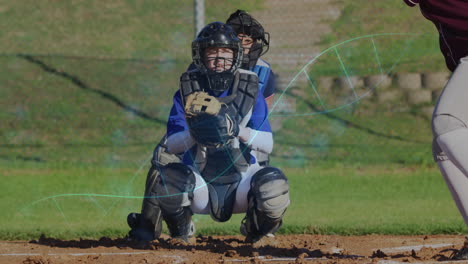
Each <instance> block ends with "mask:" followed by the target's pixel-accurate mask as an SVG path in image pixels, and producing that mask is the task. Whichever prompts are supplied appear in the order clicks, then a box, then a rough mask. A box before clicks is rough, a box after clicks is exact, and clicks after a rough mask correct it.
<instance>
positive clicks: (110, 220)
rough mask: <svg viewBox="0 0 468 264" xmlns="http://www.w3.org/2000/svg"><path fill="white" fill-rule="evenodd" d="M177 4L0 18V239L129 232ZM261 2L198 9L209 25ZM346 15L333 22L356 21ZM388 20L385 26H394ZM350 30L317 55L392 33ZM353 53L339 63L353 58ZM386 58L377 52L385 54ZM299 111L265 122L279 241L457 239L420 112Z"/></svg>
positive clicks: (187, 28)
mask: <svg viewBox="0 0 468 264" xmlns="http://www.w3.org/2000/svg"><path fill="white" fill-rule="evenodd" d="M182 3H183V4H180V6H177V8H176V7H174V4H173V3H172V2H170V1H156V2H154V1H153V2H144V1H141V2H137V4H135V2H134V1H123V0H122V1H99V3H97V2H96V3H95V2H92V1H81V2H80V3H74V4H71V3H65V2H63V3H62V2H57V1H41V2H40V3H39V2H37V3H36V2H32V1H16V2H11V3H9V4H7V5H4V6H2V7H1V8H0V14H1V16H0V22H2V24H5V25H9V27H10V30H8V31H2V32H0V40H1V43H2V46H1V48H2V50H0V52H2V55H1V56H0V65H1V68H2V71H1V73H0V124H1V125H0V178H1V179H2V184H1V185H0V186H1V187H0V191H1V192H0V208H2V213H1V214H0V216H2V217H1V218H0V239H10V240H13V239H33V238H37V237H38V236H39V235H41V234H45V235H47V236H53V237H58V238H67V239H69V238H78V237H87V238H97V237H100V236H112V237H117V236H124V235H125V234H126V232H127V231H128V227H127V226H126V216H127V214H128V213H129V212H136V211H138V210H139V209H140V206H141V195H142V193H143V189H144V181H145V177H146V172H147V170H148V168H149V159H150V157H151V155H152V151H153V148H154V146H155V145H156V144H157V142H158V141H159V140H160V138H161V136H162V135H163V134H164V133H165V122H166V118H167V115H168V112H169V109H170V106H171V103H172V102H171V98H172V94H173V93H174V92H175V90H176V89H177V87H178V78H179V75H180V73H181V72H183V71H184V69H185V68H186V67H187V65H188V63H189V56H190V51H189V49H188V47H189V43H190V40H191V38H192V36H193V29H192V26H191V24H192V20H193V16H192V13H191V8H192V1H185V0H184V1H182ZM261 3H262V1H254V2H249V3H244V2H242V3H241V1H230V2H226V3H224V4H223V5H216V6H215V5H214V1H211V0H210V1H208V0H207V1H206V6H207V9H208V10H207V16H208V19H207V20H210V21H211V20H224V19H225V16H226V14H228V13H229V12H231V10H232V11H233V10H235V9H236V8H238V7H239V8H245V9H248V10H251V9H253V8H262V4H261ZM346 4H347V5H350V6H351V7H348V8H350V9H349V10H350V11H346V12H344V14H343V18H342V19H347V18H346V16H347V15H348V14H353V15H352V17H358V16H357V15H356V14H355V13H353V12H358V11H359V10H357V9H356V8H354V9H353V8H352V6H353V3H352V2H349V1H346ZM373 5H385V4H383V2H382V3H375V4H374V3H372V4H370V6H373ZM385 8H387V7H385ZM385 8H383V9H382V12H381V14H382V16H381V21H382V22H385V20H384V19H390V18H392V16H391V15H390V14H387V13H386V10H387V9H385ZM346 10H348V9H346ZM384 11H385V12H384ZM390 11H391V9H390ZM390 11H389V12H390ZM404 12H406V11H404ZM404 12H403V11H402V16H403V15H405V16H409V14H406V13H404ZM25 13H28V14H30V15H29V16H23V15H22V14H25ZM418 15H419V14H418ZM19 17H21V19H19ZM349 17H350V16H348V18H349ZM421 19H422V18H421ZM15 21H19V22H15ZM38 21H41V22H42V23H40V24H39V26H37V27H33V25H35V24H37V22H38ZM339 21H342V20H339ZM339 21H338V22H337V23H343V22H339ZM372 21H373V20H372ZM354 23H355V24H352V23H350V24H349V25H347V24H346V25H345V24H341V26H336V30H337V31H336V32H337V36H339V37H337V38H336V39H332V38H331V37H329V38H328V39H326V40H324V43H325V42H326V41H330V42H329V43H332V42H333V43H337V42H339V41H343V40H344V39H346V38H347V37H348V36H342V34H344V33H343V32H348V31H347V30H348V29H346V28H345V26H350V27H352V28H356V32H350V33H349V34H350V35H349V36H357V35H359V34H361V35H362V34H374V33H376V32H377V33H378V32H380V33H381V32H384V31H388V32H394V29H388V28H387V26H385V27H382V26H379V25H380V24H379V23H377V22H376V23H375V25H373V23H371V22H369V24H368V26H369V27H371V28H367V26H366V27H364V28H360V27H359V25H360V22H359V20H358V19H355V20H354ZM338 25H340V24H338ZM366 25H367V24H366ZM423 26H424V27H426V26H430V25H427V24H423ZM379 28H380V29H381V30H382V31H378V30H374V29H379ZM358 29H359V30H358ZM384 29H385V30H384ZM426 29H427V28H426ZM340 30H342V31H340ZM418 30H419V29H418V28H415V29H413V28H411V29H405V30H403V29H402V31H404V32H407V31H410V32H412V31H418ZM431 30H432V28H431ZM171 32H176V33H175V34H171ZM424 32H426V31H424ZM427 32H429V31H427ZM428 43H429V42H428ZM367 44H369V43H367ZM431 45H432V44H431ZM359 47H360V45H358V47H357V48H353V49H351V48H350V49H349V50H348V53H349V56H350V57H349V58H359V57H360V56H361V57H362V54H361V53H360V52H362V50H360V49H359ZM395 47H399V46H397V45H394V44H388V43H387V44H386V41H382V42H379V49H380V50H383V51H385V50H392V48H393V49H394V50H397V49H396V48H395ZM402 47H403V46H402ZM367 48H369V46H367ZM433 49H434V47H433V46H431V47H430V48H429V50H431V52H427V54H428V57H427V58H431V56H435V55H434V54H435V53H434V52H432V51H433ZM424 52H425V51H424ZM424 52H423V53H422V54H421V53H418V54H416V55H417V56H422V55H424V54H426V53H424ZM416 55H415V56H416ZM422 57H423V58H425V56H422ZM418 58H419V57H418ZM368 60H369V58H368ZM408 60H414V58H413V57H411V58H409V59H408ZM352 61H354V60H352ZM423 62H424V61H423ZM360 63H365V62H362V61H361V62H359V61H356V65H357V66H356V69H361V68H359V67H360V66H359V65H360ZM418 64H420V63H419V62H418ZM336 65H337V63H336V61H335V62H334V66H331V64H327V60H321V61H319V62H317V64H316V66H317V67H316V68H319V69H323V71H322V73H328V72H330V71H333V70H337V69H336V67H337V66H336ZM350 65H351V64H350ZM408 65H409V64H408ZM420 65H422V64H420ZM358 66H359V67H358ZM333 67H335V68H333ZM366 67H368V65H367V66H366ZM369 67H370V66H369ZM431 67H432V66H431V65H429V66H428V68H427V70H432V69H438V68H431ZM437 67H439V66H437ZM407 70H408V71H412V70H413V69H410V68H407ZM356 71H357V70H356ZM291 96H292V95H290V94H286V95H285V97H284V98H288V97H291ZM324 100H327V102H328V103H330V104H333V105H335V106H340V105H341V106H343V105H345V104H346V102H347V101H346V98H339V97H333V96H331V95H330V97H329V98H324ZM297 102H298V103H297V108H296V112H295V113H291V114H285V115H282V114H276V115H272V116H271V117H270V120H271V121H280V122H282V123H283V129H281V130H280V131H278V132H276V133H275V148H274V153H273V155H272V164H273V165H274V166H278V167H280V168H281V169H283V170H284V172H285V173H286V175H287V176H288V178H289V179H290V184H291V200H292V202H291V206H290V208H289V209H288V211H287V213H286V217H285V224H284V227H283V228H282V230H281V232H282V233H321V234H369V233H384V234H436V233H467V231H468V229H467V228H466V227H465V225H464V223H463V220H462V218H461V216H460V215H459V213H458V211H457V209H456V208H455V204H454V202H453V201H452V199H451V197H450V194H449V192H448V189H447V187H446V186H445V183H444V182H443V179H442V177H441V176H440V173H439V172H438V169H437V168H436V165H435V164H434V163H433V162H432V158H431V149H430V144H431V135H430V122H429V120H428V119H427V118H426V117H424V116H422V115H421V114H419V112H418V108H414V107H409V106H407V105H404V104H403V103H402V104H398V105H376V104H375V102H374V101H373V97H372V96H369V97H364V98H363V100H361V101H359V102H357V103H354V104H350V105H347V106H346V107H343V108H340V109H338V108H337V110H336V111H333V112H330V113H321V114H318V112H319V111H318V110H317V108H316V106H315V105H314V104H315V103H316V102H314V101H313V99H312V97H310V96H304V97H302V98H299V99H298V101H297ZM242 217H243V216H242V215H236V216H234V217H233V218H232V219H231V220H230V221H229V222H227V223H214V222H213V221H212V220H211V219H210V217H209V216H200V215H196V216H195V217H194V220H195V222H196V225H197V229H198V232H201V233H203V234H237V233H238V228H239V223H240V220H241V219H242Z"/></svg>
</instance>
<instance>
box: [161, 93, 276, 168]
mask: <svg viewBox="0 0 468 264" xmlns="http://www.w3.org/2000/svg"><path fill="white" fill-rule="evenodd" d="M211 95H213V94H211ZM227 95H229V94H228V91H225V92H224V93H223V94H221V95H220V96H219V97H224V96H227ZM267 116H268V108H267V105H266V102H265V98H264V97H263V94H262V92H261V91H260V90H258V95H257V100H256V101H255V105H254V107H253V109H252V116H251V117H250V119H249V121H248V123H247V127H249V128H251V129H253V130H258V131H264V132H271V126H270V123H269V122H268V119H267ZM186 130H189V127H188V124H187V122H186V120H185V112H184V106H183V103H182V99H181V95H180V92H179V91H177V92H176V93H175V94H174V97H173V105H172V108H171V112H170V114H169V119H168V121H167V136H168V137H170V136H171V135H173V134H175V133H178V132H182V131H186ZM183 162H184V163H185V164H187V165H191V164H192V159H191V158H189V157H188V155H184V161H183Z"/></svg>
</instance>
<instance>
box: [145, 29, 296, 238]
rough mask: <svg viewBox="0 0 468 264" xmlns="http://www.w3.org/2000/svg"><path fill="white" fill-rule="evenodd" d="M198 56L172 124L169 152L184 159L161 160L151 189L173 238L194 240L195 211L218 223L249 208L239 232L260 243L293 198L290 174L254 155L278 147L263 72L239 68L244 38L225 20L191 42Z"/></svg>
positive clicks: (182, 81)
mask: <svg viewBox="0 0 468 264" xmlns="http://www.w3.org/2000/svg"><path fill="white" fill-rule="evenodd" d="M192 60H193V64H194V65H195V66H196V69H194V70H189V71H187V72H185V73H183V74H182V76H181V78H180V89H179V91H177V92H176V93H175V95H174V99H173V101H174V104H173V107H172V109H171V113H170V116H169V120H168V125H167V143H166V144H167V151H168V152H169V153H172V154H177V155H183V159H182V163H180V162H177V163H169V164H167V165H165V166H163V167H162V168H161V176H160V180H159V181H156V183H155V184H154V186H153V188H152V192H154V193H156V194H158V195H157V196H156V200H157V202H158V204H159V207H160V211H161V215H162V218H163V219H164V221H165V222H166V224H167V227H168V229H169V232H170V235H171V236H172V237H173V238H175V239H178V240H181V241H185V242H188V241H189V238H190V237H191V236H192V235H193V230H194V224H193V223H192V221H191V219H192V215H193V214H194V213H195V214H210V215H211V217H212V218H213V219H214V220H215V221H219V222H225V221H227V220H229V219H230V218H231V216H232V214H233V213H246V217H245V219H244V220H243V221H242V223H241V232H242V233H243V234H244V235H246V241H247V242H256V241H258V240H260V239H261V238H263V237H265V236H267V235H270V234H273V233H274V232H276V231H277V230H278V229H279V228H280V226H281V223H282V218H283V215H284V213H285V211H286V208H287V207H288V205H289V185H288V180H287V178H286V176H285V175H284V174H283V173H282V172H281V170H279V169H277V168H273V167H262V166H260V165H259V164H258V161H257V160H256V157H255V152H254V150H255V151H260V152H264V153H270V152H271V151H272V148H273V138H272V133H271V128H270V125H269V122H268V120H267V106H266V103H265V99H264V98H263V95H262V93H261V92H259V90H258V77H257V75H256V74H255V73H253V72H250V71H246V70H243V69H241V68H240V64H241V62H242V46H241V41H240V40H239V38H238V37H237V34H236V33H235V32H234V31H233V29H232V28H231V27H230V26H229V25H226V24H224V23H221V22H214V23H211V24H208V25H207V26H206V27H205V28H203V30H202V31H201V32H200V33H199V35H198V37H197V38H196V39H195V40H194V41H193V42H192Z"/></svg>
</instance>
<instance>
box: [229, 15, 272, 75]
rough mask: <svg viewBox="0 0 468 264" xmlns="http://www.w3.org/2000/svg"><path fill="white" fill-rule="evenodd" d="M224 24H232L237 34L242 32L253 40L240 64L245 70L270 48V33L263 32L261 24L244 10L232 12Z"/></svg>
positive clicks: (253, 64)
mask: <svg viewBox="0 0 468 264" xmlns="http://www.w3.org/2000/svg"><path fill="white" fill-rule="evenodd" d="M226 24H228V25H230V26H232V28H233V29H234V31H235V32H236V34H237V35H239V34H244V35H246V36H249V37H251V38H252V39H253V40H254V43H253V44H252V46H251V47H250V52H249V53H248V54H245V55H244V57H243V61H242V66H241V67H242V68H244V69H247V70H248V69H251V68H253V67H254V66H255V64H257V60H258V58H260V57H261V56H263V55H264V54H265V53H267V51H268V49H269V48H270V34H269V33H268V32H265V30H264V29H263V26H262V25H261V24H260V23H259V22H258V21H257V20H255V19H254V18H253V17H252V16H251V15H250V14H249V13H247V12H246V11H244V10H237V11H236V12H234V13H232V14H231V15H230V16H229V18H228V19H227V21H226Z"/></svg>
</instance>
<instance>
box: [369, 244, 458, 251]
mask: <svg viewBox="0 0 468 264" xmlns="http://www.w3.org/2000/svg"><path fill="white" fill-rule="evenodd" d="M449 246H453V244H429V245H415V246H404V247H391V248H380V249H379V250H380V251H382V252H384V253H396V252H402V251H411V250H414V251H419V250H421V249H422V248H441V247H449ZM375 250H377V249H375Z"/></svg>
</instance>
